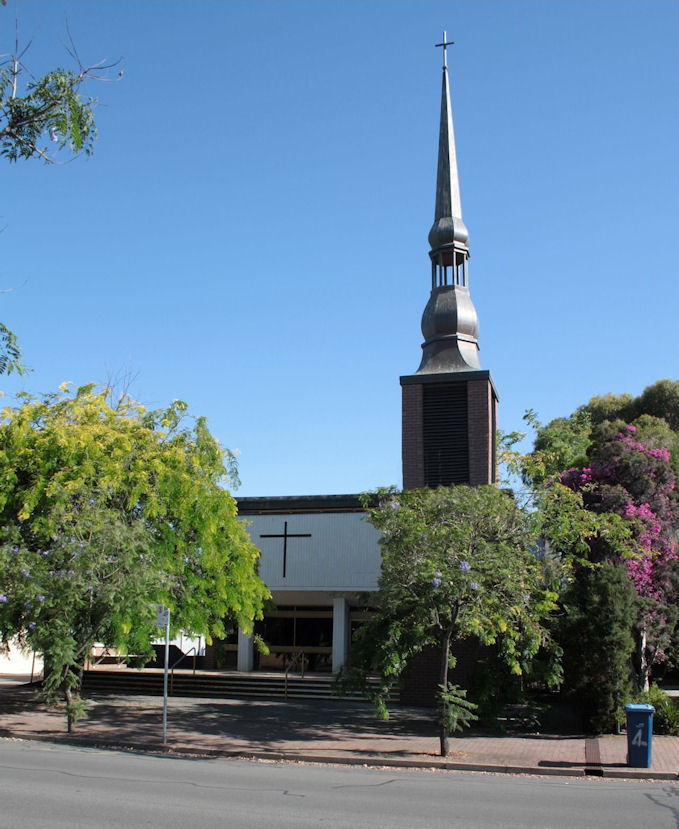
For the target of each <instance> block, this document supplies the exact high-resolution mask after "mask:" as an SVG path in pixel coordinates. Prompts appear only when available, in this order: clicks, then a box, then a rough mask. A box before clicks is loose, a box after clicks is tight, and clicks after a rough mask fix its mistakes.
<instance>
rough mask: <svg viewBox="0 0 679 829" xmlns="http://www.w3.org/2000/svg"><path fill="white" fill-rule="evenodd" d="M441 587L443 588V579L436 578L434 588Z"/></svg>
mask: <svg viewBox="0 0 679 829" xmlns="http://www.w3.org/2000/svg"><path fill="white" fill-rule="evenodd" d="M440 586H441V579H439V578H435V579H434V587H440Z"/></svg>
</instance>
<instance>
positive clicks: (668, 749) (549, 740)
mask: <svg viewBox="0 0 679 829" xmlns="http://www.w3.org/2000/svg"><path fill="white" fill-rule="evenodd" d="M162 709H163V700H162V697H146V696H145V697H109V696H97V697H94V698H93V699H92V709H91V711H90V715H89V717H88V718H87V719H86V720H81V722H80V723H78V725H77V726H76V727H75V729H74V731H73V733H72V734H70V735H69V734H67V733H66V726H65V718H64V714H63V712H58V711H52V710H47V709H46V708H45V707H44V706H43V705H41V704H40V703H38V702H36V701H35V699H34V692H33V689H32V688H31V687H30V686H27V685H21V686H14V687H12V686H5V687H3V688H2V689H1V690H0V737H3V738H19V739H39V740H50V741H55V742H64V743H71V744H81V745H83V744H84V745H96V746H101V747H109V748H118V749H131V750H137V751H145V752H156V751H157V752H165V753H168V754H172V755H189V756H208V757H249V758H256V759H260V760H289V761H298V762H299V761H306V762H317V763H345V764H359V765H371V766H402V767H409V768H427V769H458V770H467V771H486V772H504V773H507V772H515V773H528V774H541V775H545V774H549V775H555V774H556V775H568V776H584V775H586V774H590V775H596V776H600V777H601V776H603V777H627V778H636V779H661V780H677V779H679V774H678V772H679V737H662V736H654V738H653V765H652V768H651V769H630V768H628V767H627V765H626V754H627V740H626V737H625V735H624V734H623V735H607V736H603V737H586V736H575V737H573V736H568V737H562V736H557V735H541V734H527V735H523V736H506V737H505V736H502V737H490V736H487V735H485V734H481V733H473V732H472V733H469V732H465V733H464V736H455V737H453V738H451V754H450V755H449V757H447V758H445V759H444V758H442V757H439V756H438V750H439V742H438V737H437V730H436V726H435V724H434V721H433V716H434V712H433V711H431V710H429V709H422V708H402V707H398V708H395V709H394V710H393V712H392V715H391V717H390V719H389V721H388V722H381V721H379V720H377V719H376V718H375V714H374V709H373V707H372V706H371V705H370V704H368V703H347V702H339V701H338V702H334V701H333V702H299V701H297V700H294V701H293V700H290V701H287V702H285V701H280V700H224V699H208V700H206V699H195V698H177V697H171V698H170V699H169V704H168V742H167V745H166V746H163V745H162Z"/></svg>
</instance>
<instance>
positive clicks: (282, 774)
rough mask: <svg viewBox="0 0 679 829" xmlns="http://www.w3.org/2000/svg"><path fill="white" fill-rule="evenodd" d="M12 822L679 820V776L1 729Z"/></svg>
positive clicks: (190, 825)
mask: <svg viewBox="0 0 679 829" xmlns="http://www.w3.org/2000/svg"><path fill="white" fill-rule="evenodd" d="M0 781H1V783H2V787H1V789H0V791H1V799H0V827H1V829H18V828H19V827H20V828H21V829H59V828H60V827H68V829H80V827H88V829H90V828H91V827H97V828H98V827H118V829H119V828H120V827H125V829H128V827H129V829H135V828H136V827H152V829H155V827H158V828H159V829H160V827H162V829H179V827H181V829H208V827H209V829H213V828H214V827H234V829H249V828H250V827H257V829H263V828H265V829H293V827H294V829H307V827H318V826H328V827H332V829H358V827H362V826H370V828H371V829H414V827H426V829H439V827H440V829H444V827H445V829H458V827H459V829H481V828H483V829H495V827H502V829H511V828H512V827H517V829H532V827H536V828H537V827H540V829H548V828H549V829H551V828H552V827H554V828H555V829H561V827H563V828H564V829H580V827H582V829H592V827H596V829H607V827H610V828H611V829H627V827H629V829H646V828H647V827H653V829H665V827H668V829H669V828H670V827H671V829H677V827H679V785H678V784H674V783H647V782H633V781H621V780H616V781H613V780H596V779H594V780H587V779H584V778H556V777H528V776H525V777H524V776H511V775H497V774H466V773H456V772H427V771H405V770H400V769H386V770H378V769H366V768H360V767H324V766H312V765H296V764H285V763H273V762H271V763H269V762H247V761H238V760H228V759H226V760H225V759H175V758H169V757H165V756H163V757H156V756H150V755H141V754H128V753H124V752H115V751H100V750H97V749H86V748H73V747H68V746H57V745H51V744H48V743H39V742H33V743H31V742H21V741H14V740H0Z"/></svg>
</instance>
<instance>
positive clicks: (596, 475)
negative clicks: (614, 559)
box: [561, 425, 679, 665]
mask: <svg viewBox="0 0 679 829" xmlns="http://www.w3.org/2000/svg"><path fill="white" fill-rule="evenodd" d="M604 437H605V439H604V440H602V441H601V442H600V443H598V445H596V447H595V449H594V451H593V452H592V454H591V462H590V465H589V466H587V467H583V468H580V469H576V468H571V469H569V470H567V471H566V472H564V473H563V475H562V476H561V480H562V482H563V483H564V484H566V486H568V487H570V488H571V489H574V490H577V491H579V492H581V493H582V497H583V501H584V503H585V505H586V506H587V507H588V508H589V509H591V510H593V511H595V512H613V513H617V514H618V515H620V516H621V517H622V518H623V519H624V520H625V521H626V522H629V525H630V527H631V528H632V536H633V539H634V542H635V548H636V550H635V553H634V554H633V555H632V556H631V557H630V558H626V559H625V560H624V566H625V568H626V571H627V574H628V576H629V578H630V580H631V581H632V583H633V585H634V587H635V590H636V593H637V596H638V597H639V599H641V600H642V602H641V607H642V608H643V610H642V612H641V617H640V621H639V624H640V629H641V630H642V631H643V634H644V636H643V641H644V649H645V650H646V652H647V653H646V658H647V659H648V662H649V665H650V664H652V663H653V662H654V661H655V662H658V661H662V660H663V659H664V658H665V649H664V640H663V634H664V633H665V632H667V610H668V609H669V608H670V607H671V606H672V605H673V604H674V603H675V599H676V586H675V585H676V581H675V578H676V577H675V573H676V569H677V568H676V564H675V562H676V560H677V546H676V541H675V538H676V536H677V528H679V507H678V504H677V498H676V494H675V485H676V480H675V475H674V472H673V470H672V466H671V464H670V455H669V452H668V450H667V449H666V448H665V447H652V446H649V445H647V444H646V443H644V442H643V441H642V440H641V439H640V438H639V436H638V435H637V429H636V428H635V427H634V426H632V425H626V426H624V427H623V428H622V429H620V430H619V431H618V430H615V431H611V433H609V434H608V435H605V436H604ZM599 544H600V541H598V540H596V539H595V540H593V541H592V542H591V548H592V556H593V558H594V559H595V560H601V559H604V558H606V557H607V555H606V552H607V551H606V550H605V549H601V548H600V547H599V546H597V545H599Z"/></svg>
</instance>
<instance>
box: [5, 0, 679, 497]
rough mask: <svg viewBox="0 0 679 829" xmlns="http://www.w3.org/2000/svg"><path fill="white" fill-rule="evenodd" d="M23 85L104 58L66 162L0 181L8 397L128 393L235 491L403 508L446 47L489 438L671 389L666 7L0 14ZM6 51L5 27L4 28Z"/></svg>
mask: <svg viewBox="0 0 679 829" xmlns="http://www.w3.org/2000/svg"><path fill="white" fill-rule="evenodd" d="M18 14H19V27H20V38H21V40H22V42H24V43H25V42H27V41H28V40H29V39H31V38H33V45H32V46H31V49H30V51H29V52H28V54H27V55H26V58H25V59H26V62H27V63H28V65H29V66H30V68H31V69H32V71H33V72H34V73H35V74H36V75H38V74H40V73H44V72H46V71H48V70H49V69H51V68H53V67H54V66H57V65H66V66H68V65H69V58H68V55H67V54H66V52H65V48H64V43H65V42H66V21H67V20H68V25H69V26H70V30H71V33H72V35H73V39H74V41H75V43H76V45H77V48H78V50H79V52H80V54H81V58H82V59H83V61H84V62H85V63H94V62H96V61H98V60H100V59H103V58H108V59H117V58H118V57H121V58H122V63H121V65H122V66H123V67H124V77H123V79H122V80H121V81H120V82H117V83H101V84H93V85H92V86H91V87H90V88H89V90H88V91H89V93H90V94H91V95H93V96H96V97H98V98H99V99H100V102H101V105H100V106H99V107H98V110H97V122H98V127H99V134H100V138H99V140H98V142H97V145H96V148H95V153H94V155H93V156H92V157H91V158H90V159H78V160H76V161H74V162H73V163H70V164H65V165H61V166H52V167H45V165H44V164H42V163H40V162H23V163H20V164H15V165H7V164H6V163H5V164H4V165H3V166H2V181H3V186H2V189H1V190H0V224H1V225H2V226H3V228H4V230H3V233H2V235H1V237H0V243H1V245H2V248H1V249H2V256H1V258H0V288H3V289H6V290H9V292H8V293H4V294H2V295H0V311H1V313H0V319H2V320H3V321H4V322H5V323H7V324H8V325H9V326H10V327H11V328H12V329H13V330H15V331H16V333H17V334H18V335H19V337H20V340H21V343H22V345H23V347H24V351H25V356H26V360H27V362H28V363H29V364H30V365H31V366H32V367H33V369H34V370H33V372H32V373H31V374H30V375H28V376H27V377H24V378H15V377H14V376H11V377H3V378H1V382H0V388H2V389H3V390H4V392H5V396H6V400H8V401H9V402H11V401H12V397H13V394H14V393H15V392H16V391H18V390H20V389H25V390H28V391H31V392H34V393H40V392H48V391H53V390H55V389H56V387H57V386H58V385H59V383H61V382H63V381H67V380H69V381H72V382H74V383H75V384H82V383H85V382H89V381H105V380H106V379H107V377H109V376H111V375H115V374H119V373H121V372H123V373H125V372H127V373H131V374H132V375H134V380H133V382H132V386H131V391H132V392H133V394H134V396H135V397H137V399H140V400H141V401H142V402H144V403H145V404H147V405H149V406H152V407H158V406H162V405H164V404H166V403H168V402H170V401H171V400H172V399H174V398H181V399H184V400H186V401H187V402H188V403H189V406H190V409H191V411H192V412H194V413H195V414H201V415H205V416H206V417H207V418H208V422H209V424H210V427H211V429H212V431H213V433H214V434H215V435H216V436H217V437H218V438H219V439H220V441H221V442H222V443H223V444H224V445H225V446H228V447H230V448H232V449H238V450H239V453H240V455H239V458H240V473H241V479H242V486H241V488H240V490H238V493H237V494H240V495H295V494H327V493H342V492H360V491H362V490H365V489H371V488H374V487H376V486H379V485H387V484H397V485H400V483H401V469H400V387H399V381H398V378H399V376H400V375H402V374H411V373H413V372H414V371H415V370H416V369H417V366H418V364H419V360H420V354H421V350H420V344H421V340H422V338H421V333H420V318H421V314H422V310H423V309H424V306H425V304H426V301H427V298H428V291H429V282H430V275H429V260H428V256H427V251H428V245H427V234H428V232H429V228H430V226H431V223H432V220H433V210H434V187H435V170H436V147H437V135H438V123H437V121H438V111H439V95H440V71H441V70H440V66H441V54H440V51H441V50H440V49H434V48H433V44H434V43H437V42H439V40H440V37H441V31H442V29H443V28H444V27H445V28H446V29H447V30H448V34H449V38H450V39H452V40H455V41H456V45H455V46H454V47H452V48H451V49H450V50H449V64H450V67H451V79H452V95H453V113H454V120H455V131H456V141H457V150H458V160H459V167H460V179H461V192H462V205H463V214H464V219H465V223H466V225H467V227H468V228H469V232H470V245H471V261H470V290H471V294H472V299H473V301H474V303H475V305H476V308H477V311H478V313H479V318H480V325H481V333H480V346H481V361H482V365H483V367H484V368H487V369H490V371H491V373H492V375H493V379H494V381H495V384H496V386H497V388H498V391H499V394H500V426H501V428H503V429H505V430H511V429H516V428H520V427H521V425H522V420H521V417H522V414H523V412H524V411H525V410H526V409H527V408H533V409H535V410H537V412H538V413H539V414H540V416H541V417H542V419H544V420H548V419H551V418H553V417H556V416H559V415H563V414H568V413H569V412H571V411H572V410H573V409H574V408H575V407H576V406H578V405H579V404H581V403H584V402H586V401H587V400H588V399H589V398H590V397H591V396H592V395H594V394H603V393H606V392H609V391H612V392H616V393H622V392H631V393H638V392H640V391H641V390H642V389H643V388H644V387H645V386H646V385H648V384H650V383H652V382H654V381H655V380H657V379H659V378H661V377H671V378H673V379H675V378H677V377H678V376H679V371H678V370H677V356H676V355H677V347H676V339H677V327H678V326H677V308H678V307H679V302H678V301H677V300H678V299H679V289H678V287H677V285H678V279H677V263H678V262H679V233H678V232H677V216H679V163H678V162H679V141H678V140H677V135H678V134H679V107H678V106H677V102H678V101H679V50H678V49H677V45H676V44H677V32H678V31H679V4H677V3H671V2H654V1H653V0H643V2H591V3H589V2H563V3H560V2H542V1H541V0H539V1H538V2H426V1H424V0H420V1H419V2H385V1H382V2H358V0H355V1H354V2H322V0H312V2H285V0H278V2H217V0H214V1H213V2H207V0H193V1H192V2H188V0H185V1H184V2H172V1H171V0H164V2H160V1H159V0H156V2H145V0H137V2H134V3H133V2H120V0H115V2H108V1H107V0H87V2H85V1H84V0H83V1H82V2H74V1H73V0H49V2H40V0H19V3H18ZM0 22H1V23H2V28H1V29H0V36H1V38H2V44H1V46H2V48H1V51H5V52H6V51H10V50H11V49H12V45H13V31H14V14H13V9H12V3H11V2H10V3H9V4H8V6H7V7H5V8H4V9H0Z"/></svg>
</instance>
